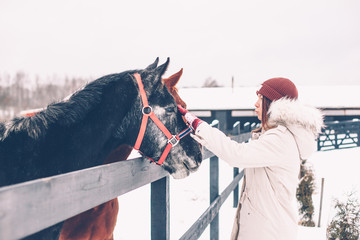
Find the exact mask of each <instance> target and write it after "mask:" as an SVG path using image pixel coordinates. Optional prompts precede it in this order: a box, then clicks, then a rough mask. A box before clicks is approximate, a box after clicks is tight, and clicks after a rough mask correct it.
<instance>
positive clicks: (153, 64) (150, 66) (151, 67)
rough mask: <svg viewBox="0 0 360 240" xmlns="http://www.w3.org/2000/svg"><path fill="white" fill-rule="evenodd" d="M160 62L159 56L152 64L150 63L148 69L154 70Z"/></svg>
mask: <svg viewBox="0 0 360 240" xmlns="http://www.w3.org/2000/svg"><path fill="white" fill-rule="evenodd" d="M158 63H159V57H157V58H156V59H155V62H153V63H152V64H150V65H149V66H147V68H146V70H153V69H155V68H156V67H157V65H158Z"/></svg>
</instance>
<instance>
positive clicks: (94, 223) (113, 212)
mask: <svg viewBox="0 0 360 240" xmlns="http://www.w3.org/2000/svg"><path fill="white" fill-rule="evenodd" d="M182 72H183V69H181V70H180V71H179V72H177V73H175V74H174V75H172V76H170V77H169V78H164V79H163V82H164V83H165V85H166V87H167V89H168V90H169V92H170V93H171V95H172V96H173V97H174V99H175V102H176V104H180V105H181V106H182V107H184V108H186V104H185V102H184V101H183V100H182V99H181V98H180V96H179V94H178V90H177V88H176V84H177V83H178V82H179V80H180V77H181V75H182ZM132 149H133V148H132V147H131V146H129V145H121V146H119V147H118V148H117V149H116V150H115V151H113V152H112V153H111V154H110V155H109V156H108V158H107V159H106V163H111V162H117V161H123V160H126V159H127V158H128V157H129V155H130V153H131V151H132ZM118 211H119V202H118V199H117V198H115V199H112V200H110V201H108V202H105V203H103V204H101V205H99V206H97V207H95V208H92V209H90V210H88V211H86V212H83V213H81V214H79V215H76V216H74V217H72V218H69V219H68V220H66V221H65V223H64V225H63V228H62V230H61V234H60V238H59V240H71V239H77V240H90V239H94V240H95V239H102V240H112V239H113V231H114V229H115V225H116V220H117V215H118Z"/></svg>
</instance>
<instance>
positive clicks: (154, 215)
mask: <svg viewBox="0 0 360 240" xmlns="http://www.w3.org/2000/svg"><path fill="white" fill-rule="evenodd" d="M169 182H170V178H169V176H166V177H164V178H161V179H159V180H157V181H155V182H152V183H151V239H153V240H168V239H170V192H169V189H170V188H169Z"/></svg>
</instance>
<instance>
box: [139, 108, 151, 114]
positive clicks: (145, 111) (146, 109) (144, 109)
mask: <svg viewBox="0 0 360 240" xmlns="http://www.w3.org/2000/svg"><path fill="white" fill-rule="evenodd" d="M141 111H142V113H143V114H144V115H149V114H150V113H151V112H152V107H150V106H146V107H143V108H142V110H141Z"/></svg>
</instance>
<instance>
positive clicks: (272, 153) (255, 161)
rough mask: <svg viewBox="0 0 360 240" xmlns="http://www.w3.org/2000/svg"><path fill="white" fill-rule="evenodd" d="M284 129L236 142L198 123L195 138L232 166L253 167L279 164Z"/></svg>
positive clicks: (283, 141) (282, 152)
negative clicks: (251, 139) (246, 141)
mask: <svg viewBox="0 0 360 240" xmlns="http://www.w3.org/2000/svg"><path fill="white" fill-rule="evenodd" d="M284 131H285V130H279V129H271V130H268V131H266V132H265V133H264V134H263V135H262V136H261V137H260V138H259V139H257V140H253V141H250V142H249V143H238V142H236V141H234V140H231V138H229V137H227V136H226V135H225V134H224V133H223V132H221V131H220V130H218V129H217V128H213V127H211V126H210V125H208V124H207V123H203V124H200V125H199V127H198V128H197V129H196V132H195V137H194V138H195V139H198V141H199V142H200V143H201V144H202V145H203V146H205V147H206V148H207V149H209V150H210V151H211V152H213V153H214V154H215V155H217V156H218V157H219V158H221V159H222V160H224V161H226V162H227V163H228V164H229V165H231V166H232V167H238V168H255V167H270V166H276V165H279V164H280V163H281V161H282V159H284V154H285V153H284V152H286V150H285V149H284V146H285V141H286V139H284V133H283V132H284Z"/></svg>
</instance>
